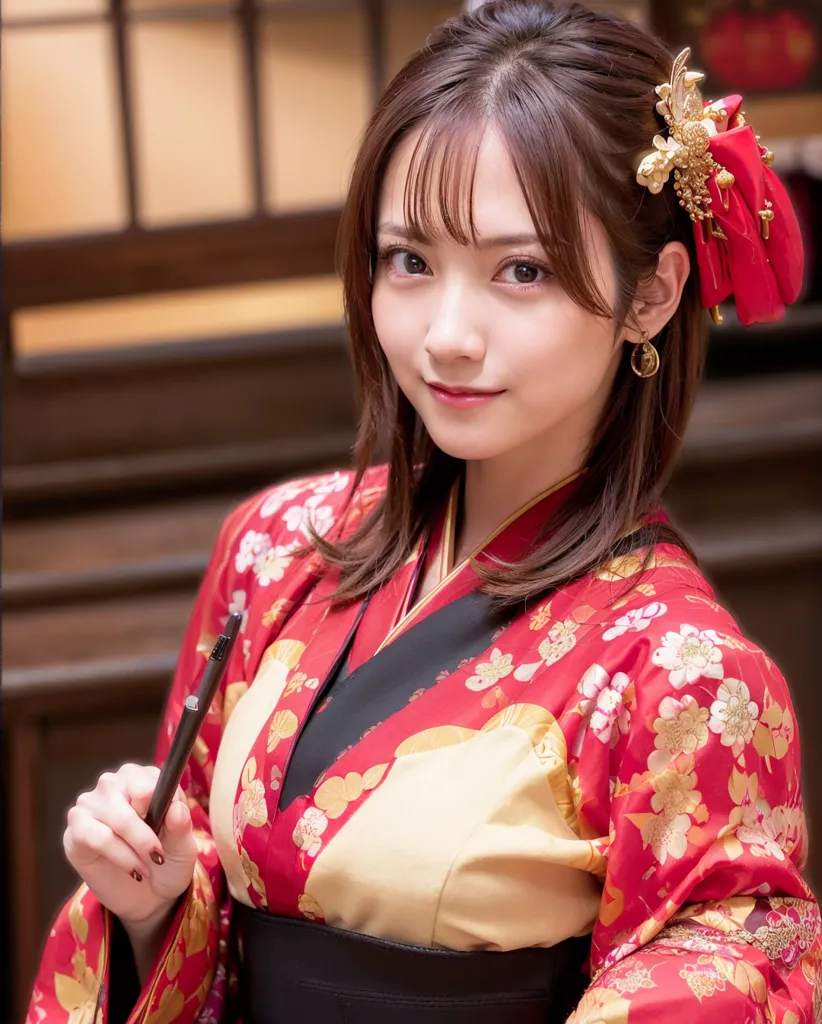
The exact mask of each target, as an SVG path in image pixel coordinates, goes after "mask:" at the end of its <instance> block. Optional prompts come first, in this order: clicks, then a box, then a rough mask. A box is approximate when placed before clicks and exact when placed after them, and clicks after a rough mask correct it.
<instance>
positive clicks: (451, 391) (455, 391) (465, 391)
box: [426, 381, 502, 396]
mask: <svg viewBox="0 0 822 1024" xmlns="http://www.w3.org/2000/svg"><path fill="white" fill-rule="evenodd" d="M426 383H427V384H428V386H429V387H430V388H436V389H437V391H444V392H445V393H446V394H447V395H489V396H490V395H501V394H502V391H483V390H482V389H480V388H452V387H449V386H448V385H447V384H440V383H439V382H438V381H426Z"/></svg>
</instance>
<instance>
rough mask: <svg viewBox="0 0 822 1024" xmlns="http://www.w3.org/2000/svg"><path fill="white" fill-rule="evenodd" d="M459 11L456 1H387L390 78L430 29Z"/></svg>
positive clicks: (386, 33) (386, 20)
mask: <svg viewBox="0 0 822 1024" xmlns="http://www.w3.org/2000/svg"><path fill="white" fill-rule="evenodd" d="M461 10H462V4H461V3H460V0H438V2H437V3H425V4H412V3H407V4H406V3H404V4H391V3H389V4H388V5H387V7H386V11H385V36H386V39H385V43H386V47H385V48H386V67H387V71H388V75H389V76H390V77H393V76H394V75H395V74H396V73H397V72H398V71H399V70H400V68H401V67H402V66H403V64H404V63H405V62H406V60H407V59H408V58H409V57H410V56H411V54H412V53H413V52H414V50H418V49H420V47H422V46H423V44H424V43H425V40H426V39H427V38H428V36H429V35H430V34H431V30H432V29H433V28H434V27H435V26H437V25H439V24H440V23H441V22H443V21H445V20H446V18H452V17H453V16H454V15H455V14H459V13H460V11H461Z"/></svg>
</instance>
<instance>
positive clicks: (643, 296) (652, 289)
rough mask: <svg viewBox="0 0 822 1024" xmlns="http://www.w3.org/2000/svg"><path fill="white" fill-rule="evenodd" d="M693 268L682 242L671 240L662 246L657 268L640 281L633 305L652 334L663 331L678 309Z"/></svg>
mask: <svg viewBox="0 0 822 1024" xmlns="http://www.w3.org/2000/svg"><path fill="white" fill-rule="evenodd" d="M690 272H691V260H690V257H689V255H688V250H687V249H686V248H685V246H684V245H683V244H682V242H668V243H667V244H666V245H664V246H663V247H662V249H661V250H660V253H659V262H658V263H657V268H656V272H655V273H654V275H653V277H651V278H647V279H646V280H645V281H641V282H640V285H639V288H638V289H637V293H636V297H635V299H634V302H633V305H632V309H633V314H634V317H633V320H634V322H635V323H636V324H637V325H638V326H639V327H640V328H641V329H642V330H643V331H647V332H648V337H649V338H654V337H655V336H656V335H657V334H659V332H660V331H661V330H662V328H663V327H664V326H665V324H667V323H668V321H669V320H670V319H671V317H672V316H673V315H674V313H675V312H676V310H677V306H679V301H680V299H681V298H682V289H683V288H684V287H685V282H686V281H687V280H688V274H689V273H690ZM627 340H629V341H632V340H634V339H631V338H629V339H627Z"/></svg>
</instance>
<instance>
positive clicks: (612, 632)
mask: <svg viewBox="0 0 822 1024" xmlns="http://www.w3.org/2000/svg"><path fill="white" fill-rule="evenodd" d="M667 611H668V608H667V606H666V605H664V604H663V603H662V602H661V601H653V602H652V603H651V604H646V605H645V607H644V608H632V609H631V611H629V612H626V614H625V615H621V616H620V617H619V618H618V619H617V620H616V622H615V623H614V625H613V626H611V628H610V629H606V630H605V632H604V633H603V634H602V639H603V640H616V638H617V637H618V636H622V635H623V634H624V633H629V632H630V633H638V632H639V631H640V630H643V629H647V628H648V626H650V625H651V623H652V622H653V620H654V619H658V618H659V616H660V615H664V614H665V613H666V612H667Z"/></svg>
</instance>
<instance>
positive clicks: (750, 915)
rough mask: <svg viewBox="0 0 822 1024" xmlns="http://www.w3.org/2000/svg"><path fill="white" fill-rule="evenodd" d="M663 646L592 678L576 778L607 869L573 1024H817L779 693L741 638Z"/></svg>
mask: <svg viewBox="0 0 822 1024" xmlns="http://www.w3.org/2000/svg"><path fill="white" fill-rule="evenodd" d="M667 630H668V631H667V632H666V625H665V624H663V625H661V627H660V628H658V629H657V630H653V628H650V629H648V631H647V633H648V634H650V635H643V636H642V637H641V638H640V637H636V636H635V637H634V640H633V643H632V645H626V646H624V647H623V652H624V653H623V655H622V656H617V659H616V660H617V662H618V663H619V664H618V665H617V664H614V663H612V662H609V665H612V666H613V668H616V667H619V668H621V669H623V671H622V672H620V673H606V672H605V669H604V668H600V666H594V668H595V669H599V671H600V673H601V674H602V676H603V678H604V679H606V680H608V685H607V687H599V689H600V698H602V694H605V698H606V699H604V700H603V699H599V701H598V703H597V710H596V711H594V713H593V716H592V719H591V722H590V724H589V727H588V739H587V740H586V742H585V743H584V745H583V748H582V751H581V754H580V760H579V769H578V770H579V781H580V785H581V788H582V790H583V791H585V790H586V788H589V789H590V791H591V792H595V791H596V790H597V788H599V791H600V793H601V794H603V801H602V802H603V806H605V805H609V807H608V810H606V812H605V817H604V821H603V823H602V824H603V825H604V828H603V831H605V829H607V830H608V839H607V840H606V841H605V843H604V844H603V845H604V847H605V848H606V850H607V853H606V859H605V863H606V868H605V878H604V886H603V899H602V903H601V906H600V913H599V917H598V920H597V923H596V925H595V928H594V933H593V942H592V958H591V974H592V984H591V985H590V986H589V988H588V990H587V991H586V993H585V994H584V996H583V998H582V1000H581V1002H580V1003H579V1005H578V1006H577V1008H576V1010H575V1012H574V1013H573V1014H572V1015H571V1017H570V1018H569V1024H594V1022H596V1024H616V1022H626V1024H656V1022H658V1021H660V1020H664V1021H666V1022H671V1024H677V1022H682V1024H685V1022H687V1024H701V1022H703V1021H704V1022H706V1024H707V1022H709V1021H710V1022H714V1021H729V1022H730V1021H733V1022H737V1021H738V1022H740V1024H743V1022H746V1024H747V1022H752V1024H753V1022H755V1024H760V1022H761V1024H765V1022H774V1024H800V1022H802V1024H812V1022H814V1021H817V1020H818V1019H819V1016H818V1014H819V1010H820V1002H821V1001H820V995H819V986H818V976H819V973H820V964H821V963H822V943H820V920H819V911H818V907H817V904H816V902H815V900H814V898H813V895H812V893H811V891H810V890H809V888H808V886H807V884H806V883H805V881H804V880H803V878H802V874H801V871H802V868H803V866H804V860H805V855H806V830H805V822H804V817H803V810H802V800H801V793H800V780H799V740H798V736H797V731H796V727H795V719H794V716H793V711H792V708H791V702H790V696H789V694H788V690H787V687H786V685H785V682H784V680H783V679H782V677H781V675H780V673H779V671H778V670H777V669H776V667H775V666H774V664H773V663H772V662H771V660H770V659H769V658H768V657H767V656H766V655H765V654H764V653H763V652H762V651H760V650H758V649H757V648H755V647H754V646H753V645H751V644H749V643H748V642H747V641H745V640H744V639H742V638H741V637H738V636H736V635H731V634H723V633H720V632H717V631H716V630H713V629H711V628H710V623H706V625H705V628H699V627H698V626H692V625H688V626H680V625H679V622H678V621H677V624H676V626H675V627H671V626H668V627H667ZM607 637H608V634H606V638H607ZM629 639H631V638H630V637H624V638H623V640H629ZM615 646H618V645H615ZM618 676H619V678H618ZM606 691H607V692H606ZM611 691H613V693H611ZM609 696H610V697H613V699H612V700H609V699H608V697H609ZM617 705H619V707H618V709H617ZM614 709H617V710H614ZM597 715H599V717H600V718H601V719H602V721H599V720H597V721H595V720H594V719H596V718H597ZM609 716H610V718H612V719H613V722H614V723H615V724H614V729H613V730H612V735H613V738H614V739H615V742H614V744H613V746H612V748H611V751H610V755H608V757H607V758H606V759H605V762H607V765H608V767H607V769H605V768H604V763H605V762H603V754H602V753H599V754H597V749H596V748H597V747H598V748H599V749H600V751H601V749H602V747H603V746H605V747H606V748H607V747H608V746H610V743H606V744H603V743H598V740H601V739H603V736H605V737H606V738H607V739H610V738H611V735H609V730H604V728H603V723H604V722H605V719H606V718H609ZM617 726H618V727H617ZM597 732H599V735H597ZM597 758H599V761H597ZM596 802H597V801H596V798H595V799H594V800H593V804H596Z"/></svg>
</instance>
